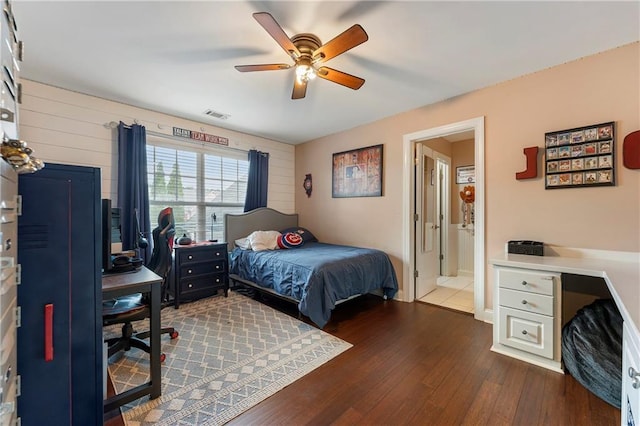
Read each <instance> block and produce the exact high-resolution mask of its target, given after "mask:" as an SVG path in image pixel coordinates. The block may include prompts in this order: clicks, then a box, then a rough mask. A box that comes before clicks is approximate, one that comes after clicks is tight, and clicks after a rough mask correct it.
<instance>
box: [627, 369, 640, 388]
mask: <svg viewBox="0 0 640 426" xmlns="http://www.w3.org/2000/svg"><path fill="white" fill-rule="evenodd" d="M629 377H631V387H632V388H634V389H640V373H639V372H637V371H636V369H635V368H633V367H629Z"/></svg>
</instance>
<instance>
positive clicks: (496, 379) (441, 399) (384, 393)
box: [108, 296, 620, 426]
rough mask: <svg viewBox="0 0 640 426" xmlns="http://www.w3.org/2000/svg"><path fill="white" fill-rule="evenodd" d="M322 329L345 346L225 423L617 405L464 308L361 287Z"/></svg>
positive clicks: (548, 415) (578, 412)
mask: <svg viewBox="0 0 640 426" xmlns="http://www.w3.org/2000/svg"><path fill="white" fill-rule="evenodd" d="M266 303H268V304H270V305H272V306H274V307H276V308H278V309H280V310H282V311H284V312H287V313H290V314H292V315H295V309H292V307H291V306H290V305H287V304H284V303H283V302H281V301H278V300H273V299H272V300H269V299H268V300H267V301H266ZM324 330H325V331H327V332H328V333H331V334H333V335H335V336H338V337H340V338H341V339H343V340H346V341H347V342H349V343H351V344H353V347H352V348H351V349H349V350H347V351H346V352H344V353H342V354H341V355H339V356H338V357H336V358H334V359H333V360H331V361H329V362H328V363H326V364H324V365H322V366H321V367H319V368H318V369H316V370H314V371H312V372H311V373H309V374H307V375H306V376H304V377H302V378H301V379H299V380H297V381H296V382H294V383H292V384H291V385H289V386H288V387H286V388H285V389H283V390H281V391H280V392H278V393H277V394H275V395H273V396H271V397H270V398H268V399H266V400H265V401H263V402H262V403H260V404H258V405H256V406H255V407H253V408H252V409H250V410H248V411H246V412H245V413H243V414H242V415H240V416H239V417H236V418H235V419H233V420H232V421H231V422H230V423H229V424H230V425H243V426H244V425H306V424H309V425H328V424H332V425H341V424H344V425H347V424H349V425H350V424H362V425H527V426H529V425H619V424H620V410H618V409H617V408H615V407H612V406H610V405H609V404H607V403H606V402H604V401H602V400H601V399H599V398H598V397H596V396H594V395H593V394H591V393H590V392H589V391H587V390H586V389H585V388H584V387H583V386H582V385H580V384H579V383H578V382H576V380H574V379H573V378H572V377H571V376H570V375H568V374H567V375H562V374H558V373H555V372H552V371H549V370H546V369H544V368H541V367H536V366H533V365H529V364H527V363H524V362H522V361H518V360H515V359H512V358H509V357H506V356H504V355H499V354H496V353H493V352H491V351H490V350H489V348H490V347H491V341H492V328H491V325H490V324H485V323H482V322H479V321H476V320H474V319H473V317H472V316H471V315H468V314H463V313H458V312H454V311H450V310H447V309H444V308H440V307H436V306H431V305H427V304H423V303H417V302H416V303H403V302H396V301H386V302H384V301H382V299H380V298H378V297H375V296H364V297H361V298H359V299H355V300H352V301H349V302H346V303H344V304H342V305H340V306H338V307H337V308H336V310H335V311H334V313H333V315H332V319H331V321H330V322H329V324H327V326H326V327H325V328H324ZM108 424H109V425H116V424H118V423H116V422H114V421H113V420H112V421H111V422H109V423H108Z"/></svg>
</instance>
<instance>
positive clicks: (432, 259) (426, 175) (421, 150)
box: [414, 143, 440, 299]
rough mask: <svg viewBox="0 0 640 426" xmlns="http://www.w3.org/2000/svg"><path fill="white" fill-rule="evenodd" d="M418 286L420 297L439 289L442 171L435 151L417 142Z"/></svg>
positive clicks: (416, 279) (416, 258)
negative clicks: (439, 211) (439, 197)
mask: <svg viewBox="0 0 640 426" xmlns="http://www.w3.org/2000/svg"><path fill="white" fill-rule="evenodd" d="M415 176H416V183H415V187H416V198H415V200H416V201H415V202H416V206H415V211H416V217H415V221H414V224H415V235H416V238H415V250H414V253H415V265H416V271H415V274H414V276H415V289H416V292H415V294H416V299H420V298H422V297H424V296H426V295H427V294H428V293H430V292H431V291H433V290H435V289H436V283H437V280H438V276H439V275H440V214H439V213H438V209H439V207H440V206H439V202H438V199H437V197H438V194H439V192H440V191H438V184H439V179H438V170H437V167H436V161H435V159H434V158H433V151H432V150H431V149H430V148H427V147H425V146H423V145H422V144H421V143H418V144H416V173H415Z"/></svg>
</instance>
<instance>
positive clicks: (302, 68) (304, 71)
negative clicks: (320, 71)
mask: <svg viewBox="0 0 640 426" xmlns="http://www.w3.org/2000/svg"><path fill="white" fill-rule="evenodd" d="M296 78H297V79H298V82H300V83H306V82H308V81H309V80H313V79H314V78H316V70H315V69H314V68H313V67H312V66H311V65H307V64H298V65H296Z"/></svg>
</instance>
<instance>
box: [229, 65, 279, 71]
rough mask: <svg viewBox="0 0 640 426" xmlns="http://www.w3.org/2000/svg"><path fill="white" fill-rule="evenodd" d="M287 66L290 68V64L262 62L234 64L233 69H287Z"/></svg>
mask: <svg viewBox="0 0 640 426" xmlns="http://www.w3.org/2000/svg"><path fill="white" fill-rule="evenodd" d="M289 68H291V65H287V64H262V65H236V66H235V69H237V70H238V71H240V72H249V71H274V70H287V69H289Z"/></svg>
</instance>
